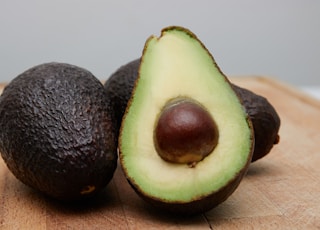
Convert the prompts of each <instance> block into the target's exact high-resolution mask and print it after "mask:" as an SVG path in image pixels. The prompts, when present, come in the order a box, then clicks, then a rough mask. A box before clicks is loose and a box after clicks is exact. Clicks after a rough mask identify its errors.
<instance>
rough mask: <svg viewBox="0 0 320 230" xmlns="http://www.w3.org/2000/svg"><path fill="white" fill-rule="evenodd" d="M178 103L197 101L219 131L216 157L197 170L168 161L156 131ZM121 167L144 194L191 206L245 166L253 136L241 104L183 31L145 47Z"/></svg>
mask: <svg viewBox="0 0 320 230" xmlns="http://www.w3.org/2000/svg"><path fill="white" fill-rule="evenodd" d="M176 97H189V98H192V99H193V100H196V101H198V102H199V103H201V104H202V105H204V106H205V107H206V109H207V110H208V111H209V112H210V113H211V114H212V116H213V118H214V120H215V121H216V124H217V126H218V129H219V141H218V145H217V146H216V147H215V149H214V150H213V152H212V153H211V154H210V155H208V156H207V157H206V158H205V159H204V160H202V161H200V162H198V163H197V165H196V166H195V167H194V168H191V167H189V166H188V165H187V164H175V163H169V162H166V161H164V160H163V159H161V158H160V156H159V155H158V154H157V152H156V150H155V147H154V142H153V131H154V126H155V121H156V120H157V116H158V115H159V112H160V111H161V109H162V108H163V106H164V105H165V104H166V102H167V101H168V100H170V99H172V98H176ZM120 151H121V163H122V166H123V167H124V169H125V171H126V173H127V177H128V179H129V180H130V181H131V182H132V183H133V184H134V185H135V186H136V187H137V188H138V189H139V190H140V191H142V192H143V193H144V194H146V195H148V196H150V197H154V198H156V199H161V200H164V201H166V202H190V201H192V200H196V199H198V198H199V197H203V196H207V195H208V194H212V193H213V192H215V191H217V190H219V189H220V188H221V187H223V186H225V185H226V184H227V183H228V182H229V181H230V180H231V179H233V178H234V177H235V176H236V175H237V173H238V172H239V171H240V170H241V169H242V168H243V167H244V166H245V165H246V163H247V160H248V156H249V154H250V151H251V130H250V128H249V125H248V122H247V120H246V114H245V112H244V110H243V107H242V105H241V103H240V102H239V100H238V98H237V97H236V95H235V94H234V92H233V91H232V89H231V86H230V85H229V84H228V83H227V82H226V79H225V78H224V77H223V76H222V74H221V72H220V71H219V69H218V68H217V66H216V65H215V64H214V61H213V58H212V57H211V55H210V54H209V53H208V52H207V51H206V50H205V49H204V48H203V47H202V45H201V43H200V42H199V41H198V40H196V39H194V38H192V37H191V36H189V34H187V33H185V32H183V31H175V30H170V31H165V32H163V34H162V36H161V37H160V38H159V39H158V38H156V37H151V38H150V39H149V40H148V41H147V44H146V48H145V51H144V55H143V61H142V64H141V66H140V75H139V80H138V84H137V86H136V89H135V91H134V96H133V98H132V100H131V105H130V107H129V108H128V109H127V114H126V115H125V119H124V121H123V124H122V131H121V135H120Z"/></svg>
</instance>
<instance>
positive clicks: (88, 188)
mask: <svg viewBox="0 0 320 230" xmlns="http://www.w3.org/2000/svg"><path fill="white" fill-rule="evenodd" d="M95 189H96V187H95V186H94V185H88V186H86V187H84V188H83V189H82V190H81V192H80V194H81V195H85V194H89V193H92V192H93V191H94V190H95Z"/></svg>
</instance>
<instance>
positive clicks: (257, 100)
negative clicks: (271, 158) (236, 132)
mask: <svg viewBox="0 0 320 230" xmlns="http://www.w3.org/2000/svg"><path fill="white" fill-rule="evenodd" d="M232 87H233V88H234V90H235V92H236V93H237V94H238V96H239V97H240V98H241V99H242V102H243V104H244V106H245V108H246V111H247V113H248V114H249V117H250V119H251V122H252V125H253V129H254V136H255V146H254V153H253V156H252V162H254V161H256V160H259V159H261V158H262V157H264V156H265V155H267V154H268V153H269V152H270V150H271V149H272V147H273V145H274V144H277V143H278V142H279V140H280V137H279V134H278V133H279V129H280V123H281V122H280V117H279V115H278V114H277V112H276V110H275V109H274V107H273V106H272V105H271V104H270V103H269V102H268V100H267V99H266V98H265V97H262V96H260V95H257V94H255V93H253V92H252V91H249V90H247V89H244V88H241V87H239V86H236V85H232Z"/></svg>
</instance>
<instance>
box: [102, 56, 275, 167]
mask: <svg viewBox="0 0 320 230" xmlns="http://www.w3.org/2000/svg"><path fill="white" fill-rule="evenodd" d="M140 60H141V59H140V58H138V59H135V60H133V61H130V62H128V63H127V64H125V65H123V66H121V67H120V68H118V69H117V70H116V71H115V72H114V73H113V74H111V76H110V77H109V78H108V80H107V81H106V82H105V84H104V87H105V89H106V91H107V94H108V96H109V97H110V99H111V101H112V103H113V108H114V109H113V111H114V112H115V116H116V119H117V127H118V129H120V125H121V120H122V117H123V115H124V113H125V109H126V106H127V103H128V101H129V99H130V96H131V93H132V90H133V87H134V84H135V81H136V79H137V77H138V70H139V66H140ZM231 85H232V87H233V89H234V91H235V92H236V93H237V94H238V96H239V97H240V99H241V101H242V102H243V105H244V107H245V109H246V111H247V113H248V115H249V117H250V120H251V121H252V125H253V129H254V139H255V145H254V151H253V156H252V162H255V161H257V160H259V159H261V158H263V157H265V156H266V155H267V154H268V153H269V152H270V151H271V149H272V148H273V146H274V145H275V144H278V142H279V140H280V136H279V129H280V125H281V120H280V117H279V115H278V113H277V111H276V110H275V108H274V107H273V106H272V104H271V103H270V102H269V101H268V100H267V99H266V98H265V97H263V96H261V95H258V94H256V93H254V92H252V91H250V90H248V89H245V88H242V87H239V86H237V85H235V84H231Z"/></svg>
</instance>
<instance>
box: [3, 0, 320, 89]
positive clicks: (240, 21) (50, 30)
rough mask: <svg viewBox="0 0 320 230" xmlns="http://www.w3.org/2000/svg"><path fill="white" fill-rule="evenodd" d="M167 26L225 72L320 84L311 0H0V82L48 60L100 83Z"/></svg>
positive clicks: (319, 36) (319, 8) (318, 10)
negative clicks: (184, 31) (196, 42)
mask: <svg viewBox="0 0 320 230" xmlns="http://www.w3.org/2000/svg"><path fill="white" fill-rule="evenodd" d="M169 25H180V26H184V27H187V28H189V29H190V30H191V31H193V32H194V33H195V34H196V35H197V36H198V37H199V38H200V40H201V41H202V42H203V43H204V44H205V45H206V47H207V48H208V49H209V50H210V52H211V53H212V54H213V56H214V57H215V59H216V61H217V63H218V65H219V66H220V68H221V69H222V71H223V72H224V73H225V74H227V75H264V76H270V77H274V78H277V79H279V80H282V81H284V82H287V83H290V84H293V85H320V76H319V73H320V65H319V61H320V1H317V0H301V1H298V0H283V1H281V0H279V1H276V0H270V1H256V0H242V1H239V0H230V1H213V0H206V1H204V0H203V1H202V0H197V1H195V0H184V1H183V0H177V1H173V0H171V1H169V0H168V1H165V0H162V1H147V0H134V1H133V0H132V1H130V0H116V1H103V0H88V1H80V0H55V1H47V0H28V1H21V0H0V30H1V32H0V82H8V81H10V80H11V79H13V78H14V77H15V76H17V75H18V74H20V73H21V72H23V71H25V70H26V69H28V68H30V67H32V66H34V65H37V64H41V63H44V62H50V61H58V62H67V63H70V64H74V65H78V66H81V67H84V68H86V69H88V70H90V71H91V72H92V73H93V74H94V75H95V76H96V77H98V78H99V79H101V80H105V79H107V77H108V76H109V75H110V74H111V73H112V72H114V71H115V70H116V69H117V68H118V67H119V66H120V65H122V64H125V63H126V62H128V61H130V60H132V59H134V58H136V57H138V56H140V55H141V52H142V49H143V46H144V43H145V41H146V39H147V38H148V37H149V36H150V35H151V34H155V35H159V33H160V30H161V29H162V28H163V27H166V26H169Z"/></svg>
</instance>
